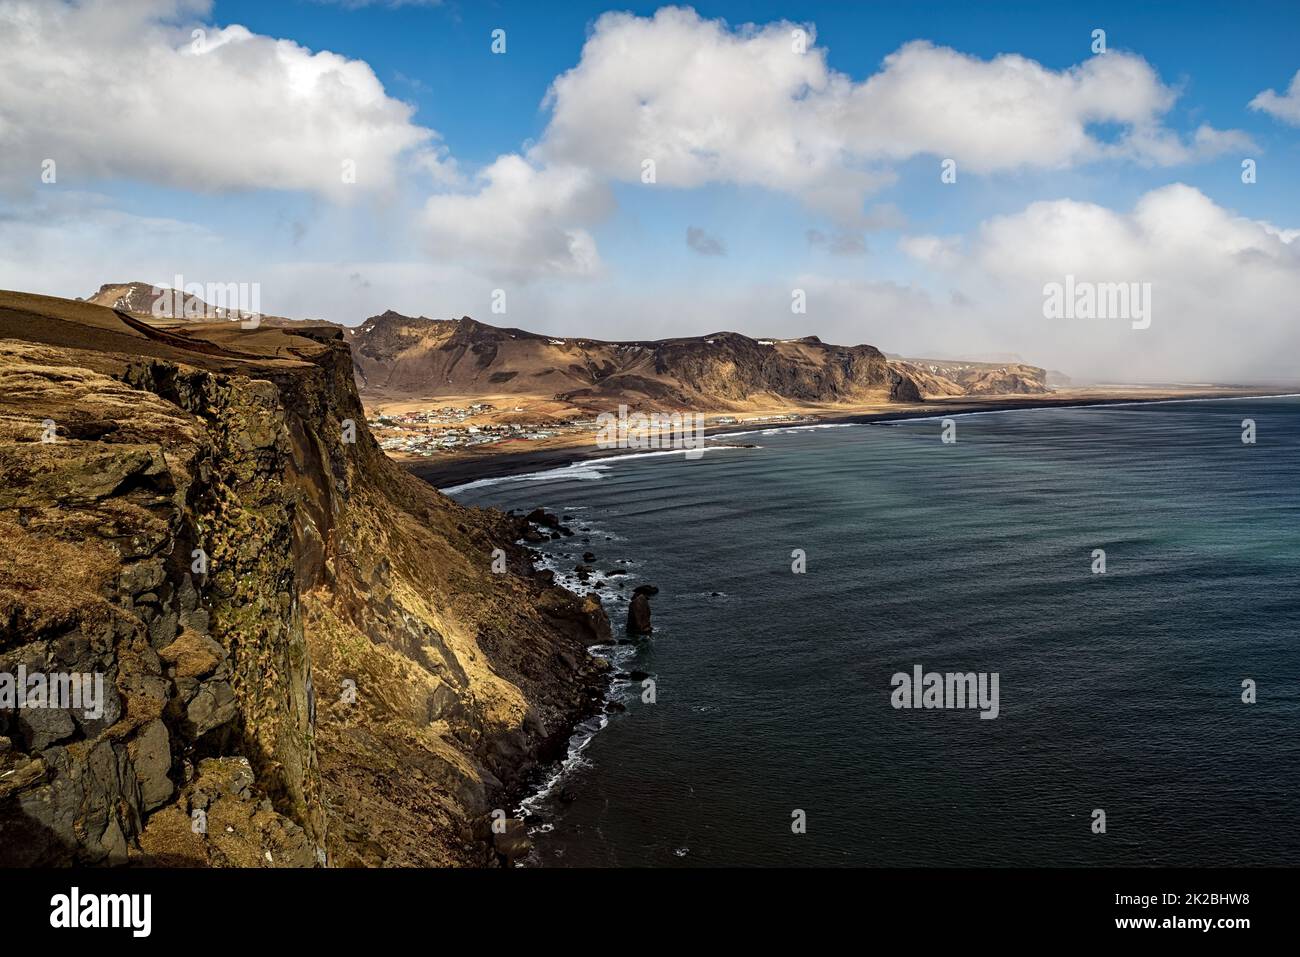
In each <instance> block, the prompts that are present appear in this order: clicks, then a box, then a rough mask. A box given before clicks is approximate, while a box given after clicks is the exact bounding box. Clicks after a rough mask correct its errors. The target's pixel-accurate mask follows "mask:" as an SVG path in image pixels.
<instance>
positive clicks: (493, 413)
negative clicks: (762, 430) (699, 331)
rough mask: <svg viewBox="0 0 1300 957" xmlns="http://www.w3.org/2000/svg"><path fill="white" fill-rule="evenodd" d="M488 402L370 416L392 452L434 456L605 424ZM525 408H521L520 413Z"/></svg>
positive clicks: (772, 421)
mask: <svg viewBox="0 0 1300 957" xmlns="http://www.w3.org/2000/svg"><path fill="white" fill-rule="evenodd" d="M509 411H510V410H499V409H497V408H496V407H495V406H494V405H492V404H491V403H488V402H475V403H472V404H470V405H467V406H443V407H441V408H436V409H421V410H416V411H403V412H394V411H385V412H378V413H375V414H374V415H372V416H371V417H369V418H368V419H367V420H366V421H367V424H368V425H369V426H370V429H371V431H372V432H373V433H374V435H375V438H376V439H377V440H378V441H379V446H380V448H382V449H383V450H384V451H386V452H394V453H397V454H399V455H412V456H422V457H429V456H434V455H438V454H439V453H446V452H453V451H457V450H462V449H469V448H475V447H478V446H484V445H495V444H497V443H501V442H507V441H523V442H540V441H543V440H546V439H553V438H556V437H557V436H565V435H572V434H577V433H582V432H591V433H593V434H594V433H595V432H596V430H597V429H598V427H599V425H600V420H599V419H598V418H597V417H594V416H593V417H590V418H578V417H576V416H572V417H569V418H564V419H550V420H548V421H545V422H517V421H492V419H493V418H495V417H497V416H498V415H499V414H500V413H502V412H505V413H507V414H509ZM523 411H524V410H523V408H522V407H518V406H517V407H515V408H514V410H513V412H514V413H515V414H516V415H517V414H519V413H522V412H523ZM804 421H813V420H812V417H810V416H806V415H798V414H788V415H763V416H752V417H738V416H734V415H722V416H712V417H710V419H709V424H710V425H714V426H737V425H755V426H770V425H779V424H788V423H797V422H804Z"/></svg>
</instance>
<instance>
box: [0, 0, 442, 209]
mask: <svg viewBox="0 0 1300 957" xmlns="http://www.w3.org/2000/svg"><path fill="white" fill-rule="evenodd" d="M210 6H211V4H210V2H209V0H125V2H108V0H85V2H82V3H69V2H66V0H0V36H3V37H4V42H3V43H0V89H3V90H4V96H3V98H2V99H0V130H2V131H3V135H4V141H5V164H4V173H3V174H2V175H3V176H5V177H6V181H7V185H8V186H9V187H10V188H13V187H15V186H21V185H23V184H28V183H30V184H37V183H39V182H40V173H41V162H42V161H43V160H44V159H53V160H54V161H55V162H56V163H57V172H58V182H59V183H60V184H71V185H74V186H80V187H81V188H85V186H86V184H88V183H89V182H90V181H91V180H94V179H98V178H126V179H135V180H143V181H147V182H152V183H158V184H162V185H166V186H174V187H180V188H186V189H193V190H200V191H211V190H227V189H255V188H273V189H296V190H312V191H319V192H321V193H326V194H329V195H331V196H332V197H334V198H335V199H340V200H346V199H347V198H349V197H350V196H351V195H353V194H354V193H356V192H357V191H368V190H387V189H390V188H392V187H393V186H394V184H395V181H396V178H397V172H398V165H399V158H400V157H402V155H403V154H405V153H407V152H408V151H410V152H413V153H418V154H419V155H420V157H421V158H422V160H423V162H424V163H425V164H430V163H432V165H433V167H434V171H435V173H437V172H439V171H440V165H441V164H440V163H439V161H438V160H437V140H436V135H435V134H434V133H433V132H432V131H430V130H427V129H423V128H421V127H419V126H417V125H415V124H414V123H413V122H412V120H411V116H412V113H413V108H412V107H410V106H408V105H406V104H405V103H402V102H400V101H398V100H395V99H392V98H391V97H389V96H387V95H386V94H385V92H384V88H383V86H382V84H381V83H380V82H379V80H378V79H377V78H376V77H375V74H374V72H373V71H372V70H371V68H370V67H369V66H368V65H367V64H366V63H364V62H361V61H358V60H349V59H347V58H346V57H342V56H339V55H338V54H335V53H329V52H319V53H313V52H311V51H310V50H308V49H306V48H304V47H301V46H299V45H298V44H296V43H294V42H292V41H290V40H276V39H273V38H271V37H266V36H260V35H257V34H253V33H251V32H249V31H248V30H247V29H245V28H244V27H241V26H228V27H224V28H218V27H211V26H206V25H205V24H204V23H203V21H202V19H201V18H202V17H204V16H206V15H207V14H208V12H209V10H210ZM195 30H201V31H203V32H202V33H200V34H198V35H197V36H195V34H194V31H195ZM345 160H351V161H353V162H354V163H355V167H356V182H355V184H347V183H345V182H344V176H343V163H344V161H345Z"/></svg>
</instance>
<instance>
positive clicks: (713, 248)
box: [686, 226, 727, 256]
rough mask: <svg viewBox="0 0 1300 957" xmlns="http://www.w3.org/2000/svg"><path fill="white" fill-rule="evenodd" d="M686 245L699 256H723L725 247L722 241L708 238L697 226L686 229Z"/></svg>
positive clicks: (712, 237)
mask: <svg viewBox="0 0 1300 957" xmlns="http://www.w3.org/2000/svg"><path fill="white" fill-rule="evenodd" d="M686 245H687V246H689V247H691V249H693V250H695V251H696V252H697V253H699V254H700V255H701V256H725V255H727V247H726V246H725V245H724V244H723V242H722V240H720V239H718V238H717V237H715V236H710V235H709V234H708V233H707V232H705V231H704V230H703V229H701V228H700V227H699V226H687V227H686Z"/></svg>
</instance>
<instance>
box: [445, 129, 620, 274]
mask: <svg viewBox="0 0 1300 957" xmlns="http://www.w3.org/2000/svg"><path fill="white" fill-rule="evenodd" d="M478 187H479V188H478V191H477V192H475V193H444V194H439V195H436V196H432V197H430V198H429V200H428V202H427V203H426V204H425V207H424V215H423V226H424V228H425V230H426V232H427V235H428V237H429V243H430V245H431V247H432V250H433V252H434V253H435V254H436V255H439V256H446V257H454V258H456V259H459V260H462V261H468V262H470V263H474V264H477V265H480V266H482V267H483V268H485V269H487V270H489V271H492V272H493V274H494V275H497V276H498V277H499V278H500V279H503V280H504V279H514V280H524V279H530V278H534V277H537V276H542V275H556V274H558V275H568V276H589V275H592V274H594V273H596V272H598V271H599V269H600V255H599V253H598V252H597V251H596V242H595V240H594V239H593V238H592V236H591V234H590V233H589V232H588V231H587V230H586V228H584V227H586V226H589V225H592V224H593V223H596V222H598V221H600V220H601V219H603V218H604V217H605V216H607V215H608V214H609V212H610V211H611V210H612V208H613V197H612V196H611V194H610V192H609V189H608V188H607V187H606V186H605V184H604V183H602V182H600V181H599V180H597V179H596V178H595V177H593V176H592V175H591V174H590V173H589V172H588V171H586V170H584V169H581V168H578V167H572V166H546V167H541V168H538V167H536V166H534V165H533V164H531V163H529V162H528V161H527V160H525V159H524V158H523V157H521V156H517V155H514V154H510V155H506V156H501V157H498V158H497V160H496V161H495V162H494V163H493V164H492V165H491V166H489V167H487V169H485V170H483V172H482V173H481V174H479V177H478Z"/></svg>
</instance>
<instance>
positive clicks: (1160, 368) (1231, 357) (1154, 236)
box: [903, 183, 1300, 381]
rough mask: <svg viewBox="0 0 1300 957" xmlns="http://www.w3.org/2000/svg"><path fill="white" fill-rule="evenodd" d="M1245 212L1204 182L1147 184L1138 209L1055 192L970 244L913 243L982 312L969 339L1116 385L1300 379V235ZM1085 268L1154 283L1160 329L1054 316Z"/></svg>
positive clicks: (984, 229) (997, 221) (1085, 276)
mask: <svg viewBox="0 0 1300 957" xmlns="http://www.w3.org/2000/svg"><path fill="white" fill-rule="evenodd" d="M1296 235H1297V233H1296V231H1295V230H1285V229H1280V228H1278V227H1276V226H1273V225H1272V224H1269V223H1260V222H1256V221H1252V220H1249V219H1245V218H1242V217H1239V216H1236V215H1234V214H1233V213H1232V212H1231V211H1230V210H1227V209H1224V208H1223V207H1221V206H1219V205H1217V204H1216V203H1215V202H1214V201H1213V200H1211V199H1209V197H1207V196H1205V195H1204V194H1203V193H1201V192H1200V191H1199V190H1196V189H1194V188H1192V187H1190V186H1186V185H1183V184H1181V183H1177V184H1174V185H1171V186H1166V187H1162V188H1160V189H1157V190H1153V191H1151V192H1149V193H1147V194H1145V195H1144V196H1143V197H1142V198H1141V199H1140V200H1139V201H1138V203H1137V204H1136V205H1135V206H1134V208H1133V210H1132V211H1131V212H1117V211H1114V210H1111V209H1107V208H1105V207H1103V206H1098V205H1095V204H1093V203H1083V202H1076V201H1073V200H1066V199H1062V200H1052V201H1043V202H1036V203H1032V204H1031V205H1029V206H1028V207H1026V208H1025V209H1024V210H1022V211H1021V212H1019V213H1015V214H1013V215H1008V216H999V217H995V218H993V219H991V220H989V221H987V222H985V223H984V224H983V225H982V226H981V227H980V228H979V230H978V231H977V232H976V234H975V235H974V236H972V237H970V239H969V240H968V241H967V242H966V243H965V244H964V247H963V248H962V249H960V250H959V251H955V252H953V251H952V250H953V249H954V247H947V248H948V249H949V250H950V254H949V255H947V256H943V257H938V258H937V259H936V258H935V257H927V256H926V255H925V253H926V251H927V250H928V249H933V248H937V247H939V246H940V245H941V243H940V241H939V240H933V241H932V242H931V243H930V245H928V246H927V244H926V242H925V241H924V238H921V237H918V238H914V239H913V240H912V241H911V242H910V243H909V244H907V245H904V247H903V248H904V249H905V251H908V252H911V253H913V254H914V255H918V258H920V259H922V260H923V261H925V262H926V263H927V264H929V265H931V266H934V267H935V270H936V275H937V276H938V277H939V278H941V279H943V280H945V281H947V282H949V283H951V284H952V285H953V286H954V287H957V288H959V289H960V290H961V291H962V293H963V294H964V295H965V296H966V297H967V298H968V299H970V300H971V301H972V303H973V304H974V310H973V314H972V316H971V318H970V319H969V320H968V323H967V328H966V329H954V330H953V334H954V335H955V336H957V337H959V338H965V337H967V336H969V335H975V334H978V335H981V336H984V337H986V338H987V339H988V340H990V341H991V342H993V343H999V344H1000V345H999V348H1003V349H1007V348H1014V350H1015V351H1017V352H1019V353H1021V354H1022V355H1025V356H1026V357H1028V358H1029V359H1030V361H1033V362H1036V363H1038V364H1046V365H1055V366H1058V367H1062V368H1064V369H1065V370H1066V371H1067V372H1078V373H1082V374H1084V375H1088V376H1093V377H1097V378H1105V379H1107V380H1108V381H1125V380H1128V381H1132V380H1148V381H1149V380H1158V379H1164V380H1166V381H1168V380H1171V379H1178V380H1187V379H1202V380H1207V379H1208V380H1218V381H1232V380H1234V379H1235V380H1237V381H1243V380H1259V379H1261V378H1265V377H1268V376H1275V377H1277V378H1279V379H1283V378H1288V379H1289V378H1293V377H1294V371H1293V369H1292V368H1290V366H1291V362H1290V357H1291V356H1294V355H1295V353H1296V351H1297V348H1300V325H1298V324H1297V323H1296V322H1295V320H1294V317H1295V303H1296V302H1297V301H1300V243H1297V242H1295V237H1296ZM1067 275H1069V276H1074V277H1075V280H1076V281H1079V282H1082V281H1087V282H1097V283H1102V282H1106V283H1112V282H1114V283H1132V282H1137V283H1150V284H1151V296H1152V313H1151V318H1152V322H1151V327H1150V328H1149V329H1145V330H1134V329H1132V328H1131V325H1130V323H1128V322H1125V321H1123V320H1050V319H1046V318H1044V317H1043V311H1042V305H1043V287H1044V285H1045V284H1047V283H1051V282H1063V281H1064V279H1065V277H1066V276H1067Z"/></svg>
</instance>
